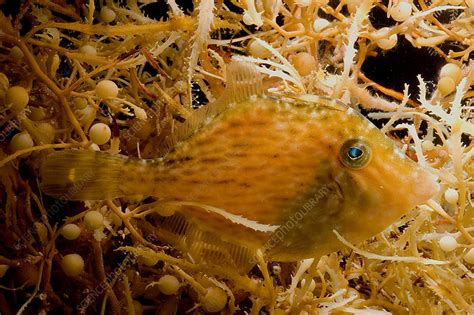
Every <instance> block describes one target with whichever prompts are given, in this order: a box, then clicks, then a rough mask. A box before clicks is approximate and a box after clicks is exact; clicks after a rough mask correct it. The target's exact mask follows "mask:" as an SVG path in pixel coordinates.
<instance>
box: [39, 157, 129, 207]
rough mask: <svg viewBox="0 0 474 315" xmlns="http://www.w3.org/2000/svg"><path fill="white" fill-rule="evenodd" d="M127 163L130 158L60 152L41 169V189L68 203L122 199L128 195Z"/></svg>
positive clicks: (45, 162)
mask: <svg viewBox="0 0 474 315" xmlns="http://www.w3.org/2000/svg"><path fill="white" fill-rule="evenodd" d="M126 161H127V158H126V157H122V156H116V155H110V154H107V153H104V152H93V151H80V150H64V151H58V152H55V153H53V154H51V155H49V156H48V157H47V158H46V160H45V161H44V163H43V164H42V166H41V169H40V173H41V183H40V189H41V190H42V191H43V192H44V193H45V194H47V195H50V196H54V197H57V198H61V199H67V200H103V199H110V198H118V197H121V196H123V195H124V193H123V192H122V191H121V189H120V177H121V174H123V171H124V165H125V162H126Z"/></svg>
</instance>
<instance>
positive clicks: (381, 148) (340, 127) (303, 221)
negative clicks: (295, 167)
mask: <svg viewBox="0 0 474 315" xmlns="http://www.w3.org/2000/svg"><path fill="white" fill-rule="evenodd" d="M313 99H314V103H317V106H315V108H317V112H315V114H314V115H313V116H314V118H313V121H309V122H308V124H307V125H308V126H311V125H312V127H308V128H307V129H308V130H309V131H308V133H310V136H308V137H307V138H308V139H312V142H313V145H312V147H311V150H313V152H314V153H313V156H312V157H311V159H313V160H315V161H316V160H317V161H320V162H318V163H315V164H314V165H316V169H315V170H313V173H314V174H315V177H314V178H315V180H314V181H315V183H314V185H313V187H314V188H313V189H311V192H310V193H309V194H308V195H307V196H306V197H305V198H304V202H302V203H300V204H299V205H298V206H296V207H293V208H292V209H291V210H290V212H289V214H288V215H287V218H288V219H287V221H286V222H284V223H282V224H281V225H280V228H279V230H278V231H277V233H276V234H275V235H278V233H279V234H280V235H281V237H279V238H278V240H280V239H281V242H278V243H277V245H275V246H272V248H271V249H269V250H268V252H269V254H270V256H272V257H274V258H275V260H283V261H286V260H294V259H295V258H297V259H304V258H308V257H320V256H322V255H324V254H328V253H330V252H332V251H336V250H339V249H341V248H342V247H343V245H342V243H341V242H340V241H339V240H338V239H337V238H336V237H335V233H334V232H333V231H334V230H336V231H337V232H338V233H340V234H341V235H342V236H343V237H344V238H346V239H347V240H349V241H351V242H353V243H360V242H362V241H364V240H366V239H368V238H370V237H372V236H374V235H376V234H378V233H380V232H382V231H383V230H384V229H386V228H387V227H388V226H389V225H390V224H393V223H394V222H396V221H397V220H399V219H400V218H401V217H402V216H403V215H404V214H406V213H407V212H408V211H410V210H411V209H413V208H414V207H416V206H417V205H419V204H421V203H423V202H425V201H427V200H428V199H429V198H431V197H432V196H433V195H434V194H436V193H437V192H438V190H439V184H438V183H437V180H436V177H435V176H433V175H432V174H431V173H429V172H428V171H427V170H425V169H424V168H422V167H421V166H420V165H418V164H417V163H416V162H414V161H413V160H411V159H409V158H408V157H407V156H405V154H404V153H403V152H401V150H400V149H399V148H398V147H397V146H396V145H395V143H394V142H393V141H392V140H391V139H389V138H388V137H387V136H386V135H385V134H384V133H383V132H381V131H380V130H379V129H378V128H377V127H376V126H374V125H373V124H372V123H371V122H370V121H369V120H368V119H366V118H365V117H364V116H362V115H361V114H360V113H358V112H356V111H355V110H353V109H352V108H350V107H348V106H346V105H345V104H342V103H339V102H336V101H334V100H331V101H328V100H326V101H325V102H324V103H325V104H323V105H321V98H320V97H318V98H312V99H310V100H313ZM306 101H307V100H306ZM309 151H310V150H307V151H306V152H309ZM308 154H309V153H307V154H306V155H308ZM295 218H296V219H298V218H300V219H298V220H296V219H295ZM292 221H293V222H292ZM293 226H294V227H293Z"/></svg>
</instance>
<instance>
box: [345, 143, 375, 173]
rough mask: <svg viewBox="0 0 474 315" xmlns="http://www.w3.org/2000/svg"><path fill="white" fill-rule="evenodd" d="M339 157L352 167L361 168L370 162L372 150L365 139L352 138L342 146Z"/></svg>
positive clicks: (347, 165)
mask: <svg viewBox="0 0 474 315" xmlns="http://www.w3.org/2000/svg"><path fill="white" fill-rule="evenodd" d="M339 157H340V159H341V162H342V164H344V165H345V166H346V167H349V168H352V169H361V168H364V167H366V166H367V164H369V162H370V160H371V157H372V151H371V149H370V146H369V145H368V144H367V143H366V142H365V141H363V140H360V139H350V140H347V141H346V142H344V144H343V145H342V146H341V149H340V152H339Z"/></svg>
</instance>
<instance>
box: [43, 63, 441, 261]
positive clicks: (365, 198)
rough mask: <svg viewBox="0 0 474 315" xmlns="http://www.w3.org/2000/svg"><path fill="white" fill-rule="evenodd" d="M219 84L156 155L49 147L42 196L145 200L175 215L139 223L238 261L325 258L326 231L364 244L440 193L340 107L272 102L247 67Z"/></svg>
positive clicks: (199, 250)
mask: <svg viewBox="0 0 474 315" xmlns="http://www.w3.org/2000/svg"><path fill="white" fill-rule="evenodd" d="M226 76H227V84H226V88H225V90H224V92H223V94H222V96H221V97H220V98H218V99H217V100H216V101H215V102H214V103H211V104H208V105H206V106H203V107H201V108H199V109H197V110H196V111H195V112H194V113H193V114H192V115H191V116H190V118H189V119H188V120H187V121H185V122H182V123H177V127H176V131H175V132H174V133H173V134H172V135H171V136H170V137H169V138H167V140H166V141H164V143H163V144H162V145H161V147H160V148H159V151H160V152H165V153H163V155H162V156H160V157H158V158H156V159H149V160H146V159H138V158H133V157H127V156H123V155H111V154H108V153H106V152H100V151H99V152H94V151H88V150H61V151H56V152H54V153H52V154H51V155H49V156H48V157H47V158H46V159H45V161H44V163H43V164H42V166H41V169H40V178H41V182H40V189H41V190H42V191H43V192H44V193H45V194H47V195H51V196H54V197H57V198H65V199H70V200H105V199H114V198H121V197H127V196H135V195H141V196H152V197H154V198H156V199H157V200H158V201H160V202H162V203H163V205H166V206H169V207H174V208H176V209H178V210H177V211H176V213H175V214H174V215H172V216H169V217H162V216H159V215H156V216H155V217H153V216H150V217H149V218H147V220H146V222H144V225H143V226H148V228H151V229H155V230H157V231H158V234H159V235H161V237H163V238H164V239H166V240H168V241H170V242H174V243H175V244H181V246H182V247H183V246H184V247H183V248H185V250H186V251H190V252H193V253H195V254H196V256H200V257H206V256H208V257H214V258H215V259H218V258H219V257H220V258H222V257H224V258H225V257H227V258H229V259H231V260H233V261H234V263H235V265H239V264H245V262H249V261H252V260H251V258H252V257H253V256H254V255H255V253H256V252H257V251H260V252H261V253H263V255H264V257H265V258H266V259H269V260H271V261H281V262H289V261H298V260H301V259H305V258H317V257H321V256H323V255H326V254H328V253H331V252H334V251H338V250H340V249H341V248H343V247H344V245H343V244H341V242H340V241H338V239H337V237H336V235H335V233H334V232H333V231H337V232H338V233H339V234H341V235H342V236H344V238H345V239H347V240H349V241H350V242H352V243H356V244H357V243H360V242H362V241H364V240H367V239H369V238H370V237H372V236H374V235H376V234H378V233H380V232H382V231H383V230H384V229H386V228H387V227H388V226H389V225H390V224H392V223H394V222H396V221H397V220H399V219H400V218H401V217H402V216H403V215H404V214H406V213H407V212H408V211H409V210H411V209H413V208H414V207H416V206H417V205H419V204H421V203H423V202H425V201H427V200H428V199H429V198H431V197H432V196H433V195H434V194H436V192H437V191H438V190H439V185H438V183H437V180H436V177H435V176H433V175H432V174H430V173H429V172H428V171H427V170H425V169H423V168H422V167H420V166H419V165H418V164H417V163H416V162H414V161H412V160H411V159H409V158H407V157H406V156H405V155H404V153H402V152H401V151H400V150H399V148H398V147H397V146H396V145H395V144H394V142H393V141H392V140H391V139H389V138H388V137H387V136H386V135H384V134H383V133H382V132H381V131H380V130H379V129H378V128H377V127H376V126H374V125H373V124H372V123H371V122H370V121H369V120H368V119H366V118H365V117H364V116H363V115H361V114H360V113H359V112H357V111H356V110H354V109H353V108H351V107H349V106H348V105H346V104H344V103H342V102H340V101H338V100H335V99H331V98H327V97H324V96H318V95H310V94H307V95H301V96H291V95H280V96H275V95H271V94H269V93H267V92H266V91H265V90H264V88H263V83H262V82H263V79H262V76H261V74H260V73H259V72H258V69H257V68H256V66H255V65H253V64H251V63H246V62H238V61H233V62H231V63H229V64H228V65H227V75H226ZM183 244H184V245H183ZM249 257H250V258H249ZM227 258H225V259H227Z"/></svg>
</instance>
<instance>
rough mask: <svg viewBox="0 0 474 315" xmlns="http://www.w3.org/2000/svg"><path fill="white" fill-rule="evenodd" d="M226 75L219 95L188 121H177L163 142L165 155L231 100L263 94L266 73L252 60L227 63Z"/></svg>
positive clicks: (219, 111) (241, 99)
mask: <svg viewBox="0 0 474 315" xmlns="http://www.w3.org/2000/svg"><path fill="white" fill-rule="evenodd" d="M226 77H227V80H226V81H227V82H226V87H225V89H224V92H223V93H222V96H221V97H220V98H219V99H217V100H216V101H215V102H212V103H210V104H207V105H205V106H202V107H200V108H198V109H196V110H195V111H194V112H193V113H192V114H191V115H190V117H189V118H188V119H187V120H186V121H185V122H182V123H180V122H177V123H176V125H175V128H174V131H173V132H172V134H171V135H169V136H168V137H166V138H165V140H164V141H163V143H162V144H161V145H160V148H159V152H160V155H161V156H163V155H165V154H166V153H168V152H169V151H171V150H172V149H173V148H174V147H175V146H176V144H178V143H179V142H181V141H183V140H186V139H187V138H189V137H190V136H192V135H193V134H194V133H195V132H196V130H198V129H199V128H201V127H202V126H204V125H206V124H207V123H209V122H210V121H212V119H214V118H215V117H216V116H217V115H219V114H220V113H222V112H223V111H224V110H225V109H226V108H227V107H228V105H229V104H232V103H235V102H240V101H244V100H247V99H249V98H250V97H252V96H254V95H261V94H263V84H262V76H261V74H260V73H259V72H258V70H257V67H256V66H255V65H254V64H252V63H250V62H244V61H232V62H231V63H229V64H228V65H227V69H226Z"/></svg>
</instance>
